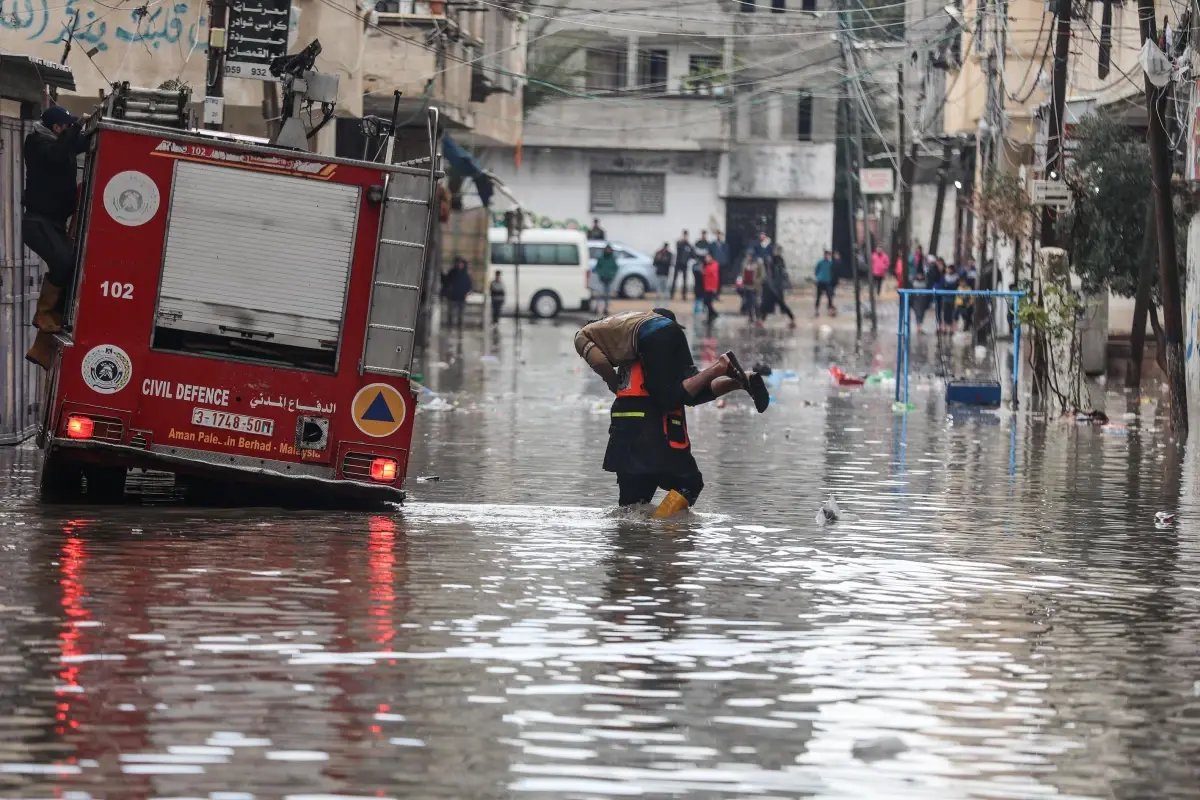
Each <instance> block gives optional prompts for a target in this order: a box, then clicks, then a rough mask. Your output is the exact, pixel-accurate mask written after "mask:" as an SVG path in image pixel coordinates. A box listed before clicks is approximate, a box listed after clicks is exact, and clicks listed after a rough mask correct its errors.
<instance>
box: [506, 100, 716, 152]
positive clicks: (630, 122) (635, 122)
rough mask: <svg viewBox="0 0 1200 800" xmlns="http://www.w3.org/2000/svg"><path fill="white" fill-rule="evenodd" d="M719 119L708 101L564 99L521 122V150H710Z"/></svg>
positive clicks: (713, 142) (710, 101)
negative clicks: (522, 130) (537, 147)
mask: <svg viewBox="0 0 1200 800" xmlns="http://www.w3.org/2000/svg"><path fill="white" fill-rule="evenodd" d="M725 129H726V125H725V119H724V115H723V114H722V112H721V109H720V107H718V105H717V103H716V102H715V101H714V100H712V99H711V98H691V97H689V98H673V97H658V98H654V99H649V98H639V97H613V98H604V99H585V98H568V99H565V100H559V101H555V102H553V103H548V104H546V105H544V106H541V107H540V108H537V109H535V110H534V111H533V113H531V114H530V115H529V118H528V119H526V120H525V138H524V143H525V147H526V148H532V147H535V146H540V147H581V148H605V147H607V148H631V149H646V150H675V151H681V150H714V149H719V148H720V147H721V143H722V142H723V141H724V140H725V138H726V137H725Z"/></svg>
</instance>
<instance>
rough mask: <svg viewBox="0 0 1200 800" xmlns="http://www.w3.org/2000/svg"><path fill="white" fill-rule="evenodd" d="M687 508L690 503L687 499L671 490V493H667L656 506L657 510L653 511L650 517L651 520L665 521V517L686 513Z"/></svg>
mask: <svg viewBox="0 0 1200 800" xmlns="http://www.w3.org/2000/svg"><path fill="white" fill-rule="evenodd" d="M689 506H690V503H688V501H687V498H686V497H684V496H683V495H681V494H680V493H679V492H677V491H675V490H674V489H672V490H671V491H669V492H667V496H666V497H664V498H663V499H662V502H661V503H659V504H658V508H656V509H654V513H653V514H652V515H651V517H652V518H653V519H666V518H667V517H673V516H675V515H676V514H678V513H680V512H681V511H687V510H688V507H689Z"/></svg>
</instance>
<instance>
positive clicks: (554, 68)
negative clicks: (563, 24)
mask: <svg viewBox="0 0 1200 800" xmlns="http://www.w3.org/2000/svg"><path fill="white" fill-rule="evenodd" d="M581 50H582V48H581V47H579V46H578V45H554V44H545V45H540V46H535V47H530V48H529V55H528V63H527V65H526V68H525V71H526V73H527V78H526V82H525V90H524V92H523V93H522V95H521V100H522V108H523V110H524V112H525V116H526V117H528V116H529V112H530V111H533V110H534V109H535V108H537V107H538V106H541V105H544V104H545V103H547V102H549V101H551V100H553V99H555V98H559V97H566V96H570V94H571V93H570V92H569V91H564V90H563V89H561V88H559V87H562V86H573V85H574V84H575V79H576V78H578V77H579V76H580V75H581V74H582V73H581V72H580V71H579V70H569V69H565V65H566V64H567V62H568V61H570V60H571V57H572V56H574V55H575V54H576V53H578V52H580V51H581Z"/></svg>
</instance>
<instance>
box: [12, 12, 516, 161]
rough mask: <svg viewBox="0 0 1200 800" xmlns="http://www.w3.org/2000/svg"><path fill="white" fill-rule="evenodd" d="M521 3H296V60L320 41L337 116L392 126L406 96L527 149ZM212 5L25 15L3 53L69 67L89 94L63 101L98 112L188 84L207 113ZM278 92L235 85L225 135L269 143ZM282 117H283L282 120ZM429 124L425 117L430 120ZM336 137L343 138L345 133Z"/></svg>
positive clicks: (15, 22) (413, 110) (452, 121)
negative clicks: (382, 120)
mask: <svg viewBox="0 0 1200 800" xmlns="http://www.w3.org/2000/svg"><path fill="white" fill-rule="evenodd" d="M517 5H518V4H517V3H513V2H505V1H503V0H502V1H501V2H489V3H488V4H486V5H484V4H474V5H470V6H463V5H454V6H452V5H451V4H450V3H445V2H420V1H419V0H380V1H379V2H378V3H377V5H374V6H373V5H370V4H366V5H362V4H359V3H356V2H354V0H293V2H292V14H291V20H290V31H289V37H288V38H289V43H290V49H291V51H293V52H294V51H295V50H297V49H299V48H300V47H302V46H303V45H305V44H307V43H308V42H310V41H312V40H313V39H318V38H319V39H320V40H321V45H322V53H321V55H320V56H319V57H318V59H317V69H318V70H321V71H324V72H330V73H334V74H336V75H338V77H339V92H338V104H337V111H336V113H337V116H338V117H339V119H343V120H354V121H356V120H357V119H359V118H361V117H362V116H363V114H364V113H368V114H371V113H375V114H379V115H381V116H387V117H390V116H391V112H392V98H393V95H392V92H393V90H394V89H399V90H401V91H402V92H403V93H404V94H403V97H404V107H403V110H404V111H406V112H407V115H406V116H404V117H402V121H406V120H408V119H409V118H410V117H411V118H412V119H413V120H414V124H418V122H419V125H420V126H422V127H423V126H424V119H423V113H421V112H422V110H423V107H427V106H429V105H434V106H437V107H438V108H439V111H441V115H442V119H443V121H444V123H445V125H446V128H447V130H451V131H457V132H459V133H460V134H461V135H462V136H464V137H467V138H469V137H478V138H479V140H480V141H487V142H489V143H492V144H495V145H508V146H511V145H513V144H515V143H516V142H517V141H518V140H519V138H520V135H521V99H520V95H521V78H520V76H521V75H522V73H523V71H524V54H525V52H524V38H523V37H524V27H525V26H524V21H523V19H522V17H521V14H520V13H519V12H518V11H517V10H516V7H517ZM208 6H209V4H208V2H207V0H179V1H178V2H172V3H166V4H162V5H159V6H157V7H156V6H154V5H153V4H151V5H150V6H149V7H146V6H137V7H134V6H132V5H130V6H128V7H121V6H119V4H118V6H117V7H114V6H113V4H111V3H107V2H101V1H100V0H95V2H93V1H92V0H71V2H69V3H67V4H65V5H64V4H60V3H44V2H43V3H32V4H28V3H27V4H24V5H19V6H18V7H14V9H13V10H12V11H11V13H9V12H8V11H6V12H5V14H4V15H3V16H2V17H0V49H2V50H4V51H6V52H12V53H19V54H22V55H31V56H36V57H38V58H41V59H44V60H46V61H52V62H59V61H60V60H61V59H62V58H63V56H64V53H67V47H66V43H67V39H68V32H69V31H70V30H71V26H72V21H73V19H74V16H75V13H76V12H78V23H77V24H76V27H75V32H74V34H73V36H72V37H71V39H72V43H71V47H70V49H69V53H68V54H67V56H66V57H67V64H68V65H69V66H70V67H71V68H72V70H73V71H74V73H75V76H76V84H77V89H76V91H75V92H74V93H71V94H66V93H64V94H63V96H62V97H61V98H60V102H62V103H63V104H64V105H66V106H67V107H69V108H70V109H72V110H73V111H76V112H79V113H83V112H87V111H90V110H92V109H93V108H94V106H95V104H96V98H97V97H98V96H99V94H100V92H102V91H107V90H108V88H109V85H110V84H111V83H113V82H118V81H129V82H130V83H131V84H133V85H135V86H149V87H155V86H159V85H161V84H162V83H164V82H166V81H180V82H182V83H186V84H188V85H189V86H190V87H191V88H192V98H193V100H194V102H195V103H196V104H197V107H199V104H200V103H201V102H202V101H203V99H204V94H205V67H206V62H207V55H208V54H207V44H206V43H207V40H208V27H209V20H208ZM277 91H278V90H277V89H276V88H275V84H273V83H271V82H264V81H257V80H240V79H236V78H227V79H225V82H224V94H225V122H224V127H225V130H227V131H231V132H235V133H243V134H249V135H258V136H261V135H266V134H267V133H268V126H267V117H268V116H270V115H271V113H272V111H271V109H272V108H275V107H277V106H275V105H274V104H273V103H272V101H271V98H270V97H269V95H270V94H271V93H272V92H275V93H276V100H275V102H276V103H277ZM275 113H277V112H275ZM418 118H420V119H419V120H418ZM356 126H357V122H353V123H352V124H346V123H341V124H338V125H336V126H334V125H330V126H327V128H326V130H325V131H323V132H322V136H321V137H320V149H322V150H323V151H328V152H334V151H339V152H340V151H341V150H346V154H356V155H361V148H360V151H359V152H358V153H354V152H353V150H354V149H353V147H352V146H347V145H343V146H342V147H339V146H338V144H337V142H336V139H337V138H343V139H353V135H352V134H353V132H354V129H355V127H356ZM335 131H336V135H334V132H335Z"/></svg>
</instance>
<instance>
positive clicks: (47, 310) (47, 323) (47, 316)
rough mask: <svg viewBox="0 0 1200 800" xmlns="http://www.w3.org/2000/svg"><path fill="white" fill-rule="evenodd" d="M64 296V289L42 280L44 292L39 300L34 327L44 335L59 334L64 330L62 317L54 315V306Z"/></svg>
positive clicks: (34, 317)
mask: <svg viewBox="0 0 1200 800" xmlns="http://www.w3.org/2000/svg"><path fill="white" fill-rule="evenodd" d="M61 296H62V289H60V288H58V287H57V286H55V285H54V284H53V283H51V282H50V281H48V280H46V279H45V278H42V291H41V293H40V294H39V295H38V299H37V311H35V312H34V315H33V325H34V327H35V328H37V329H38V330H39V331H42V332H44V333H58V332H59V331H61V330H62V316H61V315H59V314H56V313H54V306H55V305H57V304H58V298H59V297H61Z"/></svg>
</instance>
